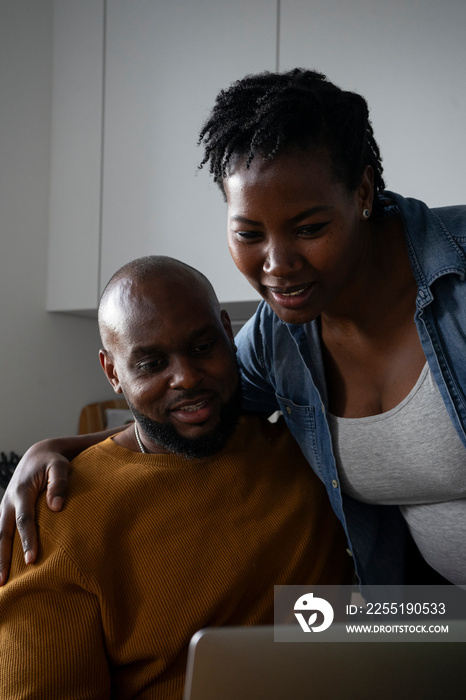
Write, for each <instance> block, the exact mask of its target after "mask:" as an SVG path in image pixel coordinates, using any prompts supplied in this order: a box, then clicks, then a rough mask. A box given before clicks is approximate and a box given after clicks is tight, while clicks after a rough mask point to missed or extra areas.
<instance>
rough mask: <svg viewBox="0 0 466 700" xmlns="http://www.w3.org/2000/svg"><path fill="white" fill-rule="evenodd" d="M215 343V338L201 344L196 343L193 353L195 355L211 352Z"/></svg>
mask: <svg viewBox="0 0 466 700" xmlns="http://www.w3.org/2000/svg"><path fill="white" fill-rule="evenodd" d="M214 345H215V340H209V341H207V342H205V343H201V344H200V345H196V347H195V348H193V353H194V354H195V355H206V354H207V353H209V352H210V351H211V350H212V349H213V347H214Z"/></svg>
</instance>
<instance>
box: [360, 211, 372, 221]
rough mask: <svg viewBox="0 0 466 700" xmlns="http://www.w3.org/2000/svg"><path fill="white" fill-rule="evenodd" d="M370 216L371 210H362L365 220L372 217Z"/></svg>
mask: <svg viewBox="0 0 466 700" xmlns="http://www.w3.org/2000/svg"><path fill="white" fill-rule="evenodd" d="M370 215H371V213H370V211H369V209H363V210H362V216H363V219H368V218H369V217H370Z"/></svg>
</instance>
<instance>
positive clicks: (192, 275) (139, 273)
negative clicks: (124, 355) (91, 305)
mask: <svg viewBox="0 0 466 700" xmlns="http://www.w3.org/2000/svg"><path fill="white" fill-rule="evenodd" d="M193 295H194V296H196V298H199V299H200V300H202V303H204V304H205V305H206V306H208V307H210V308H211V310H212V312H213V313H215V314H217V315H218V317H219V318H220V305H219V302H218V299H217V295H216V294H215V290H214V288H213V287H212V285H211V283H210V282H209V280H208V279H207V277H205V276H204V275H203V274H202V273H201V272H199V271H198V270H196V269H195V268H193V267H191V266H190V265H187V264H186V263H183V262H181V261H180V260H176V259H175V258H170V257H167V256H164V255H149V256H146V257H143V258H137V259H136V260H132V261H131V262H129V263H127V264H126V265H124V266H123V267H122V268H120V269H119V270H118V271H117V272H116V273H115V274H114V275H113V277H112V278H111V279H110V281H109V282H108V284H107V286H106V287H105V289H104V291H103V293H102V296H101V299H100V304H99V312H98V319H99V330H100V336H101V339H102V343H103V346H104V348H105V349H106V350H107V352H112V349H113V345H114V343H115V342H117V341H119V340H121V338H122V337H123V336H124V335H125V333H127V332H128V330H129V328H130V327H131V326H133V325H134V323H137V324H143V323H151V322H153V321H154V320H155V318H154V317H155V316H157V317H159V318H160V317H161V316H163V315H164V314H168V313H171V312H172V310H173V302H174V300H175V298H176V300H177V302H178V304H181V305H183V303H185V304H186V314H188V313H189V307H190V300H191V299H192V297H193ZM181 321H182V319H181V318H180V322H181Z"/></svg>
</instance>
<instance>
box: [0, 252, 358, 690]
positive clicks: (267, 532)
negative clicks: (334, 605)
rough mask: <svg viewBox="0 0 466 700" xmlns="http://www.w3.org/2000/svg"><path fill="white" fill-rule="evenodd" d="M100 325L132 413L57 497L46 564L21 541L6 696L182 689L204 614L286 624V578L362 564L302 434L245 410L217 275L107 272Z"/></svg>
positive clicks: (10, 605)
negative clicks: (279, 610) (304, 451)
mask: <svg viewBox="0 0 466 700" xmlns="http://www.w3.org/2000/svg"><path fill="white" fill-rule="evenodd" d="M99 328H100V333H101V338H102V343H103V349H102V350H101V351H100V361H101V364H102V367H103V369H104V371H105V374H106V375H107V377H108V379H109V381H110V383H111V384H112V386H113V388H114V390H115V391H116V392H117V393H123V394H124V396H125V398H126V400H127V402H128V404H129V406H130V407H131V409H132V411H133V413H134V417H135V423H134V425H131V426H130V427H128V428H127V429H126V430H125V431H124V432H122V433H119V434H117V435H115V436H114V437H113V438H108V439H107V440H106V441H104V442H103V443H100V444H98V445H95V446H94V447H91V448H90V449H88V450H87V451H85V452H84V453H82V454H81V455H79V457H77V458H76V459H75V460H74V461H73V463H72V471H71V477H70V488H69V497H68V499H67V503H66V505H65V507H64V509H63V511H62V512H61V513H59V514H53V513H51V512H50V511H49V509H48V508H47V507H46V504H45V501H44V499H42V501H41V503H40V505H39V507H38V527H39V542H40V551H39V556H38V559H37V561H36V563H35V564H34V565H30V566H27V565H26V564H25V563H24V561H23V556H22V549H21V544H20V540H19V537H16V539H15V542H14V545H13V560H12V567H11V575H10V580H9V582H8V583H7V584H6V586H4V587H3V588H2V589H1V590H0V657H1V659H2V674H1V678H0V697H2V698H4V699H8V698H13V697H15V698H16V697H18V695H17V690H18V688H21V697H22V698H34V699H35V700H40V699H42V698H44V699H45V698H47V699H49V698H61V699H63V698H73V699H74V700H76V699H78V698H84V697H85V698H99V699H102V698H110V697H112V698H113V697H115V698H132V697H138V698H149V697H150V698H181V696H182V689H183V682H184V671H185V663H186V654H187V645H188V643H189V640H190V638H191V636H192V635H193V634H194V633H195V632H196V630H198V629H199V628H202V627H206V626H210V625H227V624H228V625H251V624H258V623H271V622H273V586H274V584H309V583H321V584H336V583H340V582H343V581H345V582H346V580H347V579H346V572H347V570H348V557H347V555H346V553H345V539H344V537H343V533H342V530H341V528H340V525H339V523H338V522H337V521H336V518H335V517H334V515H333V513H332V512H331V508H330V506H329V505H328V502H327V499H326V498H325V494H324V491H323V487H322V485H321V484H320V482H319V481H318V479H317V478H316V477H315V476H314V475H313V473H312V471H311V470H310V469H309V467H308V465H307V463H306V462H305V460H304V458H303V457H302V455H301V453H300V451H299V449H298V448H297V446H296V445H295V443H294V442H293V440H292V439H291V437H290V435H289V433H288V432H287V431H286V429H285V428H284V426H282V425H281V424H277V425H273V424H271V423H270V422H268V421H267V420H265V419H262V418H259V417H257V416H249V417H246V416H244V417H240V415H239V406H240V400H241V396H240V388H239V377H238V372H237V368H236V360H235V347H234V341H233V334H232V331H231V326H230V322H229V319H228V316H227V314H226V312H225V311H220V308H219V304H218V301H217V299H216V296H215V293H214V291H213V289H212V287H211V285H210V283H209V282H208V281H207V280H206V279H205V278H204V277H203V276H202V275H201V274H200V273H198V272H197V271H195V270H193V269H192V268H190V267H188V266H186V265H184V264H183V263H180V262H178V261H175V260H172V259H170V258H163V257H149V258H141V259H139V260H136V261H133V262H132V263H129V264H128V265H126V266H125V267H123V268H122V269H121V270H120V271H119V272H117V273H116V275H115V276H114V277H113V278H112V280H111V281H110V282H109V284H108V285H107V288H106V290H105V291H104V293H103V296H102V299H101V303H100V308H99ZM284 461H286V463H287V468H286V469H284V468H283V462H284Z"/></svg>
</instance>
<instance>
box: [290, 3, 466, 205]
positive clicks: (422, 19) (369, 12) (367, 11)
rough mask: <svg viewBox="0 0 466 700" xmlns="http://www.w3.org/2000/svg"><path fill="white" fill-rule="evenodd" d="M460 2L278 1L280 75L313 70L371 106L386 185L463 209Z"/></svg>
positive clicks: (465, 90) (465, 16) (464, 58)
mask: <svg viewBox="0 0 466 700" xmlns="http://www.w3.org/2000/svg"><path fill="white" fill-rule="evenodd" d="M465 26H466V3H465V2H464V0H450V1H449V2H444V0H429V2H422V1H421V0H391V1H390V2H386V0H345V2H342V0H312V2H309V0H281V17H280V49H279V56H280V70H288V69H290V68H293V67H295V66H302V67H306V68H313V69H316V70H318V71H320V72H322V73H325V74H326V75H327V76H328V78H329V79H330V80H331V81H332V82H334V83H336V84H337V85H339V86H340V87H342V88H344V89H346V90H354V91H355V92H359V93H360V94H362V95H364V97H365V98H366V99H367V101H368V103H369V107H370V110H371V118H372V123H373V127H374V133H375V136H376V139H377V141H378V143H379V145H380V148H381V152H382V155H383V158H384V161H383V162H384V168H385V175H386V178H385V179H386V184H387V187H388V188H389V189H391V190H395V191H397V192H400V193H401V194H403V195H405V196H414V197H418V198H419V199H422V200H424V201H426V202H427V203H428V204H429V205H430V206H441V205H446V204H459V203H463V202H464V183H465V180H466V136H465V129H464V124H465V118H466V71H465V70H464V66H465V63H466V42H465V40H464V28H465Z"/></svg>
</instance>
